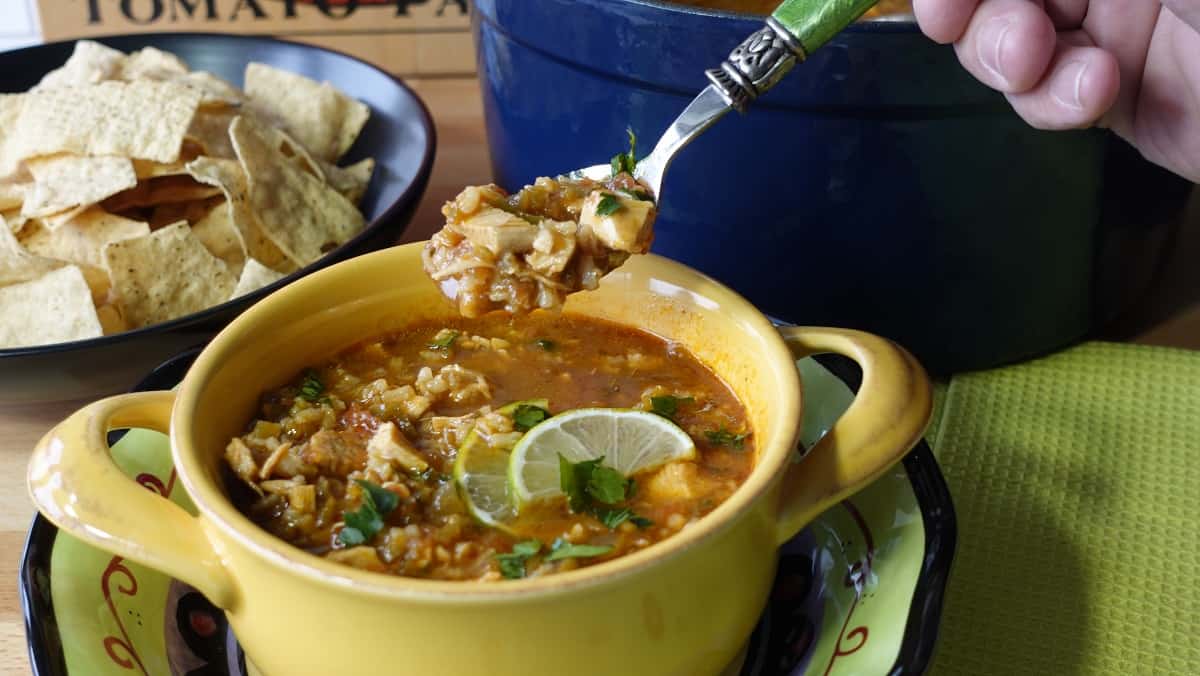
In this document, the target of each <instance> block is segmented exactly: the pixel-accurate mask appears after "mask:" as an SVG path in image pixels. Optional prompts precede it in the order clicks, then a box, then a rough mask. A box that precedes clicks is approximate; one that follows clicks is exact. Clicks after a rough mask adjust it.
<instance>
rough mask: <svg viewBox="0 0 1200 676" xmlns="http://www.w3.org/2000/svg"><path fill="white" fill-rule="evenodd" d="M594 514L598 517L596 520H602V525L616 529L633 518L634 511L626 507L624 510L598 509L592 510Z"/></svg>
mask: <svg viewBox="0 0 1200 676" xmlns="http://www.w3.org/2000/svg"><path fill="white" fill-rule="evenodd" d="M592 513H593V514H595V515H596V518H597V519H599V520H600V523H602V524H604V525H605V526H608V527H609V528H612V529H615V528H616V527H617V526H620V525H621V524H623V523H625V522H626V521H628V520H629V519H630V518H632V517H633V510H632V509H629V508H628V507H625V508H624V509H609V508H606V507H597V508H596V509H594V510H592Z"/></svg>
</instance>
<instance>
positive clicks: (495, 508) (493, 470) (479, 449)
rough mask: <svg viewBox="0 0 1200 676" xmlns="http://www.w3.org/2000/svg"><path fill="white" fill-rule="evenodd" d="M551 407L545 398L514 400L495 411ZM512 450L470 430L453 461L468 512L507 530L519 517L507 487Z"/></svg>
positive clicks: (455, 474) (488, 523)
mask: <svg viewBox="0 0 1200 676" xmlns="http://www.w3.org/2000/svg"><path fill="white" fill-rule="evenodd" d="M522 405H527V406H537V407H538V408H547V407H549V405H550V404H549V402H548V401H546V400H545V399H529V400H525V401H514V402H512V403H510V404H506V405H505V406H502V407H500V408H498V409H496V411H497V412H498V413H502V414H504V415H512V414H513V413H514V412H515V411H516V410H517V407H518V406H522ZM508 464H509V449H508V448H498V447H494V446H491V445H489V444H488V443H487V441H486V440H484V438H483V437H482V436H481V435H479V434H477V433H476V432H475V430H471V431H470V432H469V433H468V434H467V437H466V439H464V440H463V443H462V445H460V446H459V447H458V457H456V458H455V459H454V475H453V476H454V483H455V485H456V486H457V487H458V494H459V497H461V498H462V500H463V502H464V503H466V505H467V509H468V510H469V511H470V512H471V515H472V516H474V517H475V518H476V519H478V520H479V521H481V522H483V523H485V524H487V525H489V526H494V527H496V528H500V529H502V530H508V528H506V527H505V525H504V524H505V522H507V521H510V520H511V519H512V518H513V517H514V516H516V510H515V509H514V508H513V504H512V499H511V498H510V496H509V487H508Z"/></svg>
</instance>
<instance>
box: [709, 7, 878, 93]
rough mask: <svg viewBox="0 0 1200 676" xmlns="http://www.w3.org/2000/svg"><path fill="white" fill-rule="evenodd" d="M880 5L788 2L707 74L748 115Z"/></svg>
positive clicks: (721, 91)
mask: <svg viewBox="0 0 1200 676" xmlns="http://www.w3.org/2000/svg"><path fill="white" fill-rule="evenodd" d="M876 2H878V0H784V2H783V4H781V5H779V7H778V8H776V9H775V13H774V14H772V15H771V16H770V17H769V18H768V19H767V25H766V26H763V27H762V28H760V29H759V30H758V31H756V32H755V33H754V34H753V35H751V36H750V37H748V38H746V39H745V40H743V41H742V43H741V44H740V45H738V46H737V47H736V48H734V50H733V51H732V52H730V53H729V58H728V59H726V60H725V61H724V62H723V63H722V64H721V67H720V68H711V69H709V70H708V71H706V74H707V75H708V79H709V80H711V81H712V83H713V84H714V85H715V86H716V87H717V89H718V90H719V91H720V94H721V96H722V98H724V99H725V101H726V103H728V104H729V105H730V106H732V107H733V108H734V109H735V110H737V111H738V112H745V110H746V107H747V106H748V105H749V104H750V102H751V101H753V100H754V99H756V98H758V96H759V95H761V94H762V93H763V92H765V91H767V90H768V89H770V88H771V87H774V86H775V84H776V83H778V82H779V81H780V80H781V79H783V76H784V75H786V74H787V72H788V71H789V70H791V69H792V66H795V65H796V63H798V62H800V61H803V60H804V59H805V58H807V57H808V55H809V54H812V53H813V52H814V51H816V49H817V48H818V47H820V46H821V45H823V44H825V43H826V42H829V40H830V38H832V37H833V36H834V35H837V34H838V33H839V32H841V30H842V29H843V28H845V27H846V26H849V25H850V24H851V23H854V21H855V20H856V19H858V17H860V16H862V14H863V12H866V11H867V10H868V9H870V8H871V7H872V6H874V5H875V3H876Z"/></svg>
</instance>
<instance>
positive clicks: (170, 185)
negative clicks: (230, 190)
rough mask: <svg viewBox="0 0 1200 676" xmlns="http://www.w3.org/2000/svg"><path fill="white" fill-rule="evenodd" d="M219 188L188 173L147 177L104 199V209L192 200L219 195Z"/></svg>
mask: <svg viewBox="0 0 1200 676" xmlns="http://www.w3.org/2000/svg"><path fill="white" fill-rule="evenodd" d="M220 194H221V190H220V188H217V187H214V186H211V185H205V184H203V183H199V182H197V181H196V180H195V179H193V178H192V177H191V176H190V175H182V176H158V177H156V178H149V179H146V180H144V181H142V182H140V183H138V184H137V186H136V187H134V188H130V189H129V190H126V191H124V192H120V193H117V194H116V195H113V196H112V197H110V198H108V199H106V200H104V202H103V205H102V206H103V207H104V209H105V210H106V211H110V212H114V213H116V212H120V211H125V210H127V209H133V208H137V207H152V206H156V205H159V204H167V203H170V202H192V201H195V200H204V199H208V198H209V197H214V196H216V195H220Z"/></svg>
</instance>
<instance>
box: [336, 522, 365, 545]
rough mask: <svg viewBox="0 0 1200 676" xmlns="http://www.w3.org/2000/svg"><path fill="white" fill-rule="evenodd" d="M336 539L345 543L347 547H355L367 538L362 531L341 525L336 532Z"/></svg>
mask: <svg viewBox="0 0 1200 676" xmlns="http://www.w3.org/2000/svg"><path fill="white" fill-rule="evenodd" d="M337 539H338V542H340V543H342V544H344V545H346V546H347V547H357V546H358V545H361V544H362V543H364V542H366V541H367V538H366V536H365V535H363V534H362V531H360V530H359V529H357V528H354V527H353V526H345V527H343V528H342V530H341V531H339V532H338V538H337Z"/></svg>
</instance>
